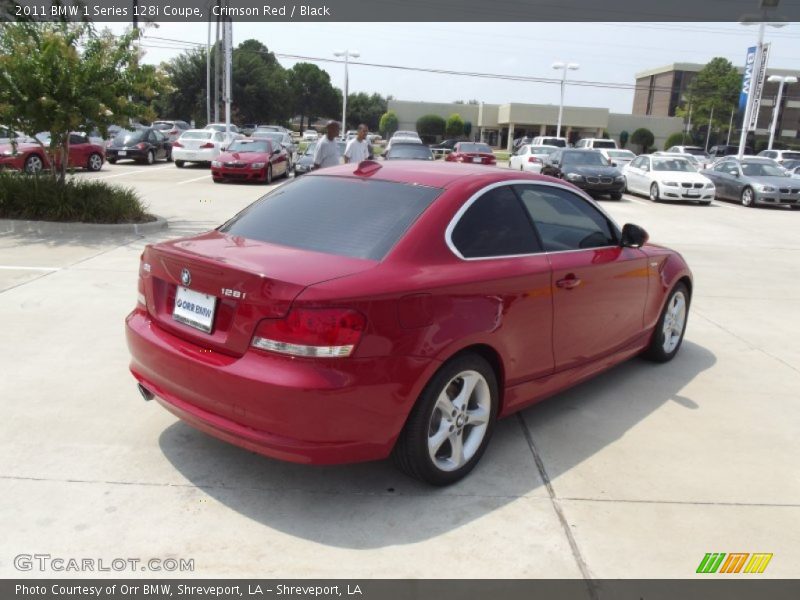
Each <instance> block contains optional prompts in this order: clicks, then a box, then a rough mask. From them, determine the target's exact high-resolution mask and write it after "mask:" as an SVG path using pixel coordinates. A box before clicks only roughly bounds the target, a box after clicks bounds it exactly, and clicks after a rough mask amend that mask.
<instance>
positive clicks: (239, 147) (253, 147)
mask: <svg viewBox="0 0 800 600" xmlns="http://www.w3.org/2000/svg"><path fill="white" fill-rule="evenodd" d="M228 152H264V153H266V154H269V153H270V152H271V150H270V147H269V142H267V141H263V142H262V141H253V140H237V141H235V142H233V143H232V144H231V145H230V146H228Z"/></svg>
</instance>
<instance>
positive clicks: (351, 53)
mask: <svg viewBox="0 0 800 600" xmlns="http://www.w3.org/2000/svg"><path fill="white" fill-rule="evenodd" d="M333 55H334V56H337V57H342V56H343V57H344V94H343V95H342V133H343V134H344V135H347V88H348V85H347V66H348V64H349V59H350V58H358V57H359V56H361V54H360V53H359V52H358V50H337V51H335V52H334V53H333Z"/></svg>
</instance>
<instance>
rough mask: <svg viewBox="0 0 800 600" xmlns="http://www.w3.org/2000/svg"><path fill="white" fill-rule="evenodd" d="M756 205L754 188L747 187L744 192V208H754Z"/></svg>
mask: <svg viewBox="0 0 800 600" xmlns="http://www.w3.org/2000/svg"><path fill="white" fill-rule="evenodd" d="M755 205H756V194H755V192H754V191H753V188H749V187H746V188H744V189H743V190H742V206H747V207H750V208H752V207H754V206H755Z"/></svg>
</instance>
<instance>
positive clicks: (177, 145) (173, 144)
mask: <svg viewBox="0 0 800 600" xmlns="http://www.w3.org/2000/svg"><path fill="white" fill-rule="evenodd" d="M172 147H173V148H183V144H181V143H180V142H179V141H178V140H175V141H174V142H172Z"/></svg>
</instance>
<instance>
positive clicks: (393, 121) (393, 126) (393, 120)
mask: <svg viewBox="0 0 800 600" xmlns="http://www.w3.org/2000/svg"><path fill="white" fill-rule="evenodd" d="M399 127H400V121H399V119H398V118H397V113H396V112H394V111H393V110H390V111H387V112H385V113H383V116H381V121H380V123H379V125H378V129H380V131H381V135H382V136H383V137H385V138H390V137H392V134H393V133H394V132H395V131H397V130H398V129H399Z"/></svg>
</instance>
